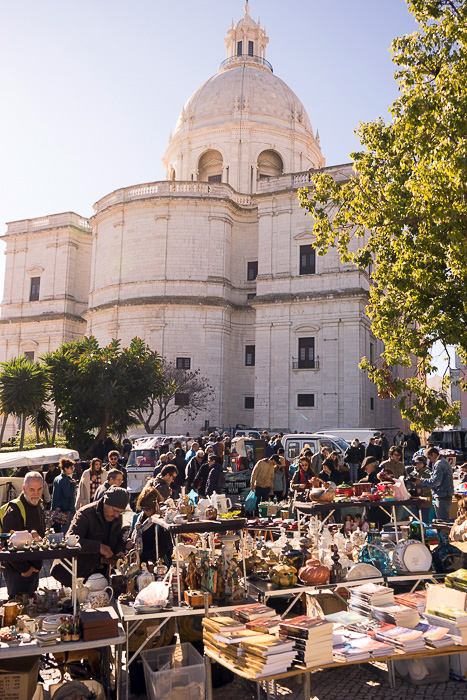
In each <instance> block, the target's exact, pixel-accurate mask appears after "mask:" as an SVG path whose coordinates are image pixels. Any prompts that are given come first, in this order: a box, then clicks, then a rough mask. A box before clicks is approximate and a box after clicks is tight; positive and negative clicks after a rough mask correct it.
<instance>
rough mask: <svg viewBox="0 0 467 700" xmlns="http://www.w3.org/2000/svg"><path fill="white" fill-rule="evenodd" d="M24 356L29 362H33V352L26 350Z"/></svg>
mask: <svg viewBox="0 0 467 700" xmlns="http://www.w3.org/2000/svg"><path fill="white" fill-rule="evenodd" d="M24 356H25V357H26V359H28V360H29V362H34V350H26V352H25V353H24Z"/></svg>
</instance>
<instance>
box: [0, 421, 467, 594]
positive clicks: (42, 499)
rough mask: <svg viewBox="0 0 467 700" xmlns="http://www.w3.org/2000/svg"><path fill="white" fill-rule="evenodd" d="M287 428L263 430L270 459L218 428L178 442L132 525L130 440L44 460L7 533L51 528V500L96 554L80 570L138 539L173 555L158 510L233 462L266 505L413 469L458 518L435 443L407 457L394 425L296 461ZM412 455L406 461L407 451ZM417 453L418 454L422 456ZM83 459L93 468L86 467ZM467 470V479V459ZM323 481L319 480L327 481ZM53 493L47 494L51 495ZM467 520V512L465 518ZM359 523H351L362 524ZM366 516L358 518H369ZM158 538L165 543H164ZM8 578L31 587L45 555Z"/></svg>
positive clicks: (11, 513) (418, 481) (148, 553)
mask: <svg viewBox="0 0 467 700" xmlns="http://www.w3.org/2000/svg"><path fill="white" fill-rule="evenodd" d="M281 438H282V435H281V434H278V435H274V436H272V437H270V436H269V435H268V434H267V432H266V431H264V433H263V435H262V440H263V441H264V447H263V448H262V449H261V453H262V454H263V455H264V456H263V457H262V458H261V459H257V460H255V459H254V455H253V450H252V449H248V450H247V452H246V456H241V455H238V456H237V457H236V459H235V461H232V455H233V453H234V448H233V444H232V442H231V439H230V437H229V436H228V435H223V436H219V435H215V434H211V435H209V436H208V437H200V438H198V439H196V440H193V441H191V440H187V442H186V450H185V449H184V448H183V447H182V444H181V443H180V442H178V443H175V444H174V445H173V450H168V449H167V451H166V452H164V453H162V454H160V456H159V458H158V460H157V461H155V460H154V459H153V458H150V457H149V456H146V455H145V456H143V459H146V460H148V464H149V460H150V459H152V460H153V462H152V464H150V466H151V467H152V466H153V473H152V477H151V478H150V479H149V480H148V482H147V483H146V485H145V486H144V488H143V490H142V492H141V493H140V494H139V496H138V499H137V502H136V504H133V503H132V504H131V506H133V507H134V513H133V516H132V519H131V526H130V527H129V528H126V529H125V528H123V519H122V514H123V513H124V511H125V510H126V509H128V508H129V507H131V506H130V496H129V492H128V490H127V471H126V466H125V465H126V461H127V460H128V456H129V454H130V450H129V449H128V442H124V445H123V448H122V450H121V451H120V452H119V451H118V450H116V449H114V445H113V443H111V442H108V443H107V449H108V451H107V452H106V451H105V445H104V444H102V445H98V448H99V450H98V454H95V456H94V457H93V458H92V459H91V461H90V463H89V465H86V464H85V463H78V462H77V463H75V462H73V461H72V460H70V459H61V460H60V463H59V464H58V465H56V464H55V465H54V464H50V465H46V466H45V467H44V469H43V470H42V469H41V470H38V471H32V472H28V473H26V474H25V475H24V477H25V478H24V483H23V487H22V493H21V495H20V497H19V498H18V499H14V500H13V501H11V502H10V504H9V505H8V507H7V509H6V512H5V514H4V517H3V522H2V532H10V531H11V530H24V529H27V530H29V531H32V530H36V531H37V533H38V535H39V536H41V537H43V536H44V533H45V527H46V526H45V522H46V520H45V511H44V506H45V508H49V509H50V518H51V522H52V525H53V528H54V530H55V531H56V532H62V533H68V534H75V535H77V536H78V537H79V541H80V544H81V546H82V547H84V548H86V551H89V553H90V556H89V557H87V558H80V559H79V562H78V575H79V576H83V577H87V576H89V575H90V574H91V573H95V572H97V571H99V570H101V569H103V567H104V566H106V565H107V564H109V563H112V562H115V561H116V559H117V558H118V557H120V556H122V555H123V554H125V552H127V551H128V550H129V549H131V548H134V547H136V548H137V550H138V551H139V553H140V557H141V559H142V561H155V559H156V551H157V552H158V554H159V555H160V556H162V557H165V558H166V561H167V562H169V561H170V559H171V554H172V544H171V540H170V538H169V537H167V536H166V535H165V533H164V531H163V530H162V529H161V528H158V527H157V525H156V524H155V523H154V519H153V516H157V515H159V514H160V504H161V503H163V502H164V501H166V500H167V499H168V498H170V497H173V498H178V497H179V496H180V493H181V490H182V488H184V489H185V492H186V493H189V492H191V491H192V490H193V491H195V492H196V493H197V495H198V496H200V497H205V496H210V495H212V494H213V493H214V492H218V493H219V492H221V491H222V489H223V486H224V481H225V467H226V466H227V465H229V466H232V465H233V464H234V465H235V467H234V468H235V469H236V470H238V471H243V470H246V469H250V470H251V476H250V487H251V489H252V490H253V491H254V492H255V495H256V498H257V504H258V505H259V503H261V502H262V501H265V500H269V499H272V498H275V499H277V500H278V501H280V500H282V499H284V498H287V497H288V496H289V495H291V494H292V495H293V494H295V495H297V494H300V492H303V491H305V490H306V489H308V488H309V487H310V484H313V483H315V482H314V480H315V479H316V478H317V479H319V480H320V482H322V483H330V482H333V483H334V484H335V485H336V486H338V485H339V484H341V483H343V482H346V483H355V482H357V481H363V482H367V483H370V484H371V485H373V486H374V485H376V484H378V483H379V482H381V481H385V482H388V481H389V482H391V481H394V480H395V479H398V478H399V477H400V476H408V477H409V478H410V479H411V480H412V483H413V485H414V486H415V487H416V488H417V489H419V493H420V494H423V495H430V496H431V498H432V502H433V506H434V509H435V514H436V517H437V518H438V519H441V520H447V519H448V518H449V506H450V503H451V501H452V496H453V492H454V488H453V476H452V467H451V465H450V464H449V463H448V462H447V461H446V460H445V459H444V458H443V457H442V456H440V454H439V450H438V449H437V448H436V447H434V446H429V448H428V449H427V451H426V455H424V454H421V453H420V451H418V452H416V450H414V454H415V452H416V454H415V458H414V459H413V461H412V460H411V462H410V464H407V455H406V454H405V447H403V446H404V445H406V444H407V442H408V439H410V440H412V442H413V443H414V445H415V447H416V444H415V443H416V440H415V438H414V437H413V436H408V437H407V436H403V435H402V436H399V435H396V437H395V438H394V444H393V445H392V446H389V444H388V442H387V438H386V436H385V435H384V434H381V435H380V436H379V437H375V438H372V439H370V440H369V442H368V445H366V446H364V445H362V444H361V443H360V442H359V440H357V439H355V440H353V441H352V443H351V444H350V445H349V447H348V449H347V450H346V452H345V454H344V455H343V456H342V455H341V453H339V452H337V451H336V452H331V451H330V450H329V449H328V448H327V447H326V446H323V447H322V448H321V450H320V451H319V452H316V453H313V451H312V449H311V447H310V446H308V445H305V447H304V448H303V449H302V451H301V452H300V454H299V455H298V456H297V458H296V459H295V460H294V461H293V462H290V461H289V460H288V459H286V457H285V453H284V447H283V446H282V442H281ZM404 455H405V457H406V459H405V462H406V463H405V464H404V460H403V456H404ZM412 457H413V455H412ZM83 467H86V468H84V469H83ZM463 471H464V473H465V479H466V480H467V464H466V465H464V467H463ZM320 482H317V483H320ZM46 495H47V497H46ZM462 522H463V521H462ZM354 525H355V523H349V524H347V523H346V527H347V528H350V527H352V528H353V527H354ZM362 525H363V523H358V526H359V527H361V526H362ZM156 543H157V544H156ZM4 573H5V580H6V583H7V588H8V594H9V596H10V597H14V596H15V595H16V594H17V593H23V592H24V593H31V592H33V591H34V590H35V589H36V587H37V583H38V578H39V569H38V564H37V562H29V563H28V562H11V563H9V564H7V565H5V569H4ZM52 574H53V575H54V576H55V578H57V580H58V581H60V582H62V583H63V584H64V585H70V583H71V578H70V574H69V572H67V571H66V569H65V568H64V567H63V566H62V565H61V563H60V562H59V561H56V562H54V564H53V567H52Z"/></svg>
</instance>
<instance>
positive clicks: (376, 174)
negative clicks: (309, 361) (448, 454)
mask: <svg viewBox="0 0 467 700" xmlns="http://www.w3.org/2000/svg"><path fill="white" fill-rule="evenodd" d="M408 5H409V9H410V11H411V12H412V14H413V15H414V16H415V19H416V20H417V21H418V23H419V30H418V31H416V32H414V33H413V34H411V35H408V36H403V37H401V38H398V39H395V40H394V41H393V44H392V55H393V60H394V63H395V64H396V66H397V70H396V73H395V77H396V78H397V80H398V83H399V98H398V99H397V100H396V102H395V103H394V104H393V105H392V107H391V109H390V112H391V115H392V120H391V122H390V123H388V124H385V123H384V122H383V121H382V120H381V119H379V120H377V121H375V122H371V123H368V124H360V127H359V129H358V134H359V137H360V141H361V144H362V146H363V149H364V150H362V151H359V152H357V153H352V154H351V157H352V158H353V161H354V170H355V177H351V178H349V179H348V180H347V181H346V182H344V183H338V182H334V181H333V179H332V178H331V177H330V175H329V174H325V173H320V174H317V175H316V176H315V177H314V178H313V181H314V182H313V184H314V187H312V188H310V189H304V190H301V191H300V192H299V198H300V202H301V206H302V207H303V208H305V209H307V210H308V211H309V212H310V214H312V215H313V217H314V219H315V224H314V228H313V231H314V233H315V235H316V241H315V243H314V245H315V247H316V248H317V249H318V252H319V254H325V253H326V251H327V250H328V248H329V246H335V247H337V248H338V250H339V253H340V256H341V259H342V260H343V261H346V262H349V261H352V262H353V263H355V265H356V266H358V267H359V268H362V269H367V270H369V274H370V278H371V284H370V299H369V304H368V309H367V313H368V315H369V316H370V318H371V322H372V329H373V332H374V334H375V335H376V336H377V337H378V338H381V340H383V341H384V343H385V350H384V352H383V354H382V358H381V361H380V362H379V363H376V364H374V365H371V364H370V363H369V362H368V360H367V359H366V358H363V360H362V364H361V367H362V368H363V369H365V370H367V371H368V373H369V376H370V377H371V379H372V380H373V381H374V382H375V383H376V385H377V386H378V389H379V391H380V396H382V397H384V398H388V397H397V402H396V405H398V407H399V408H400V410H401V413H402V415H403V416H404V417H406V418H408V419H409V420H410V421H411V423H412V425H413V426H414V427H416V428H418V429H426V430H432V429H433V428H434V426H435V424H436V420H437V419H440V420H441V421H442V422H444V423H448V424H449V423H456V422H457V420H458V414H459V405H458V404H454V405H450V402H449V396H448V391H447V390H448V384H449V377H448V376H445V378H444V384H443V388H442V390H441V391H439V392H437V391H435V390H433V389H430V388H429V387H428V386H427V382H426V379H427V376H428V375H429V374H430V373H432V372H434V371H435V370H436V367H435V364H434V362H435V361H434V359H433V354H432V352H433V351H432V347H433V344H434V343H435V342H436V341H439V342H440V343H441V344H442V345H443V346H444V347H445V348H446V347H447V346H448V345H455V346H457V349H458V353H459V355H460V357H461V359H462V361H463V362H464V363H465V362H467V245H466V230H467V80H466V75H467V2H466V1H465V0H408ZM400 367H404V368H408V369H407V370H402V371H401V370H400Z"/></svg>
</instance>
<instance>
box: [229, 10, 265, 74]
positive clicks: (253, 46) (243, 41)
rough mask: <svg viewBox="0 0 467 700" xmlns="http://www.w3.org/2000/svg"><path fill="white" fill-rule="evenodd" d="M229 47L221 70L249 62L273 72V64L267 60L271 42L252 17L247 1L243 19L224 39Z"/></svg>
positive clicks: (248, 63)
mask: <svg viewBox="0 0 467 700" xmlns="http://www.w3.org/2000/svg"><path fill="white" fill-rule="evenodd" d="M224 41H225V45H226V48H227V58H226V60H225V61H223V62H222V63H221V65H220V70H226V69H228V68H234V67H236V66H238V65H239V64H247V65H252V66H255V67H256V68H262V69H263V70H268V71H270V72H271V73H272V66H271V64H270V63H268V61H266V58H265V54H266V44H267V43H268V42H269V39H268V37H267V36H266V30H265V29H262V28H261V26H260V22H259V19H258V22H255V21H254V19H252V18H251V17H250V5H249V3H248V1H247V2H246V3H245V14H244V15H243V17H242V19H241V20H239V21H238V22H237V24H236V25H235V26H234V23H233V20H232V27H231V28H230V29H229V30H228V32H227V37H226V38H225V39H224Z"/></svg>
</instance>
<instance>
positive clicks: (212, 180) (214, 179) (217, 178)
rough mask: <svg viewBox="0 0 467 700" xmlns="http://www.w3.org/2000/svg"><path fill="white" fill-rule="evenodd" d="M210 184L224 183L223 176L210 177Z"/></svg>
mask: <svg viewBox="0 0 467 700" xmlns="http://www.w3.org/2000/svg"><path fill="white" fill-rule="evenodd" d="M208 182H222V175H209V177H208Z"/></svg>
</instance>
